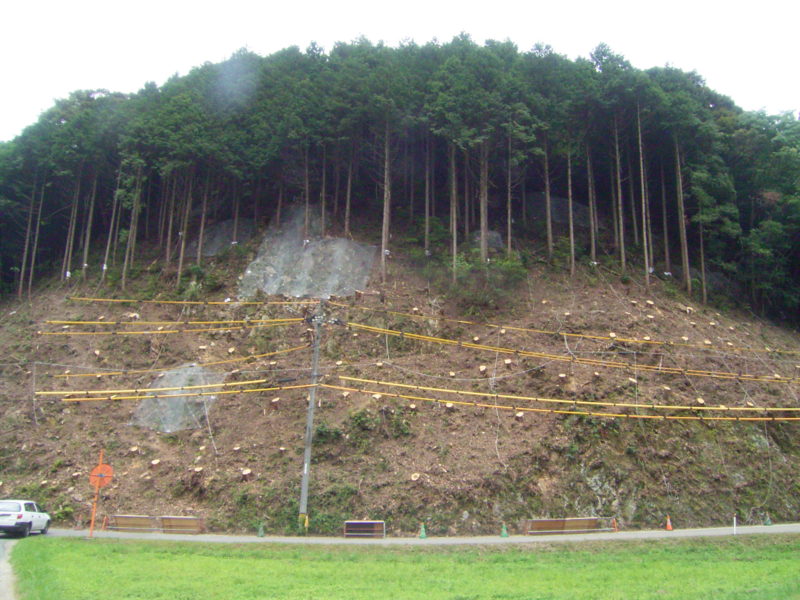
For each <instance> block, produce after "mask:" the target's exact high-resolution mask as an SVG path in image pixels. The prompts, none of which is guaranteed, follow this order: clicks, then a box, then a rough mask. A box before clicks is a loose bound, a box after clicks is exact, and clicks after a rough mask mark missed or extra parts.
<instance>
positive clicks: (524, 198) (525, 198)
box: [521, 167, 528, 229]
mask: <svg viewBox="0 0 800 600" xmlns="http://www.w3.org/2000/svg"><path fill="white" fill-rule="evenodd" d="M527 175H528V174H527V172H526V169H525V167H523V168H522V190H521V193H522V226H523V227H524V228H525V229H527V228H528V194H527V191H528V187H527V179H528V177H527Z"/></svg>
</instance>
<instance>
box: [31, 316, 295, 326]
mask: <svg viewBox="0 0 800 600" xmlns="http://www.w3.org/2000/svg"><path fill="white" fill-rule="evenodd" d="M302 320H303V319H302V318H301V317H292V318H286V319H235V320H230V321H45V324H47V325H78V326H80V325H125V326H127V325H223V324H226V323H236V324H243V325H248V324H250V323H299V322H300V321H302Z"/></svg>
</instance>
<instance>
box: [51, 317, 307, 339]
mask: <svg viewBox="0 0 800 600" xmlns="http://www.w3.org/2000/svg"><path fill="white" fill-rule="evenodd" d="M298 321H302V319H298ZM296 324H297V322H293V323H272V324H268V325H252V326H247V325H245V326H241V327H198V328H193V329H154V330H150V331H37V332H36V334H37V335H43V336H68V335H83V336H92V335H170V334H173V333H207V332H209V331H240V330H242V329H271V328H272V327H282V326H284V325H296Z"/></svg>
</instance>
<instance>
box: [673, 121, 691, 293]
mask: <svg viewBox="0 0 800 600" xmlns="http://www.w3.org/2000/svg"><path fill="white" fill-rule="evenodd" d="M674 144H675V179H676V183H675V186H676V188H677V196H678V234H679V235H680V240H681V266H682V268H683V285H684V286H685V287H686V291H687V293H688V294H689V295H690V296H691V295H692V274H691V273H690V272H689V245H688V242H687V240H686V210H685V207H684V203H683V172H682V171H681V150H680V146H679V145H678V138H677V137H675V138H674Z"/></svg>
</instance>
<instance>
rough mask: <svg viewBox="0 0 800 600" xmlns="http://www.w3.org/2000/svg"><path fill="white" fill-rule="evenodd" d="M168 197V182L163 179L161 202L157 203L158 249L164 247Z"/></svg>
mask: <svg viewBox="0 0 800 600" xmlns="http://www.w3.org/2000/svg"><path fill="white" fill-rule="evenodd" d="M168 196H169V180H168V179H163V180H162V184H161V200H160V201H159V203H158V247H159V248H163V247H164V233H165V231H166V228H167V198H168Z"/></svg>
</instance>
